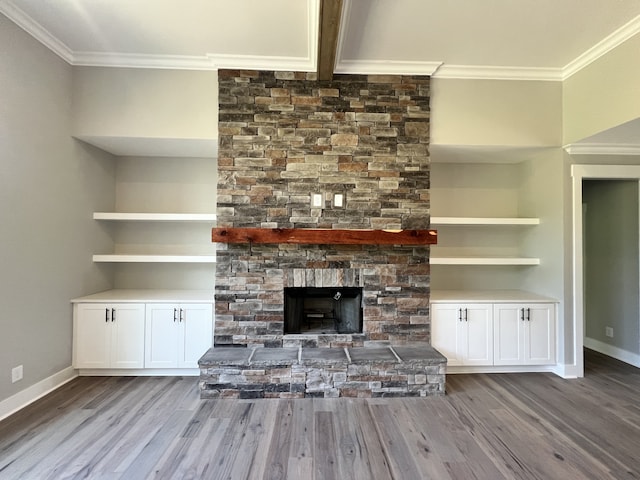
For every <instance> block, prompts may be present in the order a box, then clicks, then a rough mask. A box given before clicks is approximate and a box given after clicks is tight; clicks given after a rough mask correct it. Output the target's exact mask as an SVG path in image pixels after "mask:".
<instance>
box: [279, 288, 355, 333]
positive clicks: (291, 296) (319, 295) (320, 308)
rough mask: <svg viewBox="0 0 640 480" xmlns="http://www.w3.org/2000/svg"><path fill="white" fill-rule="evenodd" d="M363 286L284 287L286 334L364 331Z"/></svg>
mask: <svg viewBox="0 0 640 480" xmlns="http://www.w3.org/2000/svg"><path fill="white" fill-rule="evenodd" d="M362 307H363V303H362V288H358V287H345V288H327V287H324V288H323V287H288V288H285V289H284V334H285V335H287V334H292V333H295V334H298V333H303V334H336V333H362Z"/></svg>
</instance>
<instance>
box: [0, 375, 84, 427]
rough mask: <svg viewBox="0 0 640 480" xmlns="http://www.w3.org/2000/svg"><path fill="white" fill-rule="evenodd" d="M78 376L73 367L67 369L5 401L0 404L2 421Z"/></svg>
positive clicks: (0, 418)
mask: <svg viewBox="0 0 640 480" xmlns="http://www.w3.org/2000/svg"><path fill="white" fill-rule="evenodd" d="M77 376H78V374H77V372H76V371H75V370H74V368H73V367H67V368H65V369H64V370H60V371H59V372H58V373H54V374H53V375H51V376H50V377H48V378H45V379H44V380H41V381H39V382H38V383H36V384H34V385H31V386H30V387H27V388H25V389H24V390H22V391H20V392H18V393H16V394H15V395H13V396H11V397H9V398H7V399H5V400H3V401H2V402H0V420H3V419H5V418H7V417H8V416H9V415H13V414H14V413H16V412H17V411H18V410H22V409H23V408H24V407H26V406H27V405H29V404H31V403H33V402H35V401H36V400H38V399H39V398H42V397H44V396H45V395H46V394H48V393H50V392H52V391H54V390H56V389H57V388H60V387H61V386H62V385H64V384H65V383H67V382H69V381H71V380H73V379H74V378H76V377H77Z"/></svg>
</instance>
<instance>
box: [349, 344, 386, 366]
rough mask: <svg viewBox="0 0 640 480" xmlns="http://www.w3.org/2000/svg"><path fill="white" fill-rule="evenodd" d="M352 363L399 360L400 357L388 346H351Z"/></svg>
mask: <svg viewBox="0 0 640 480" xmlns="http://www.w3.org/2000/svg"><path fill="white" fill-rule="evenodd" d="M349 355H350V356H351V361H352V363H372V362H397V361H398V359H397V358H396V356H395V355H394V354H393V352H392V351H391V350H390V349H389V348H388V347H357V348H350V349H349Z"/></svg>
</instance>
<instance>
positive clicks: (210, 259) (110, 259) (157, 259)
mask: <svg viewBox="0 0 640 480" xmlns="http://www.w3.org/2000/svg"><path fill="white" fill-rule="evenodd" d="M93 261H94V262H106V263H216V257H215V255H126V254H124V255H123V254H108V255H94V256H93Z"/></svg>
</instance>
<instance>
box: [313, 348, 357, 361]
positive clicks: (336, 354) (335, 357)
mask: <svg viewBox="0 0 640 480" xmlns="http://www.w3.org/2000/svg"><path fill="white" fill-rule="evenodd" d="M348 360H349V359H348V358H347V354H346V353H345V351H344V349H343V348H303V349H302V363H303V364H305V363H309V362H311V363H322V364H332V363H346V362H347V361H348Z"/></svg>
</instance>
